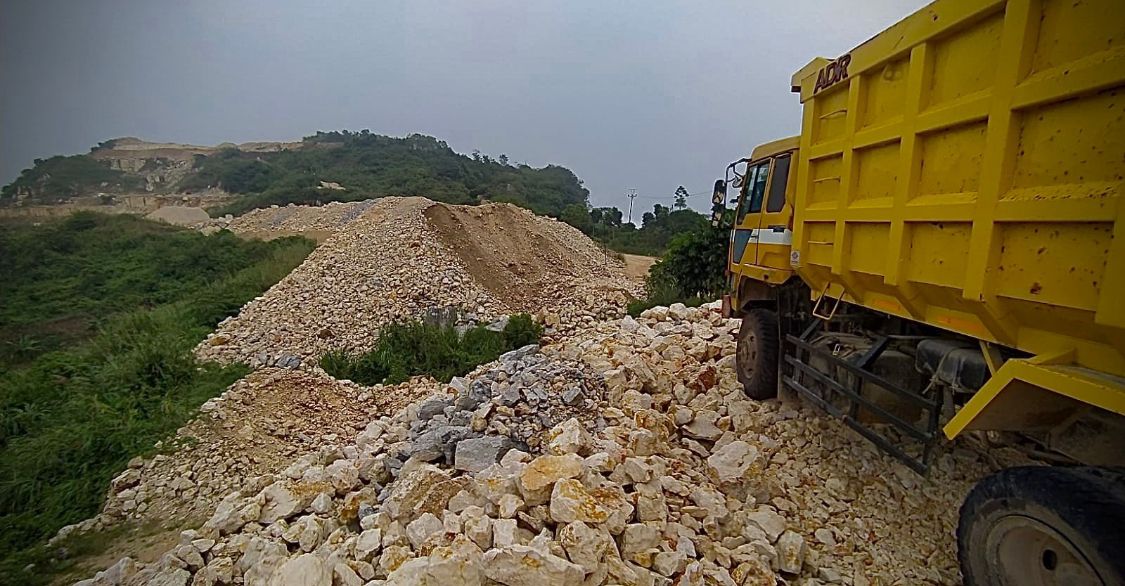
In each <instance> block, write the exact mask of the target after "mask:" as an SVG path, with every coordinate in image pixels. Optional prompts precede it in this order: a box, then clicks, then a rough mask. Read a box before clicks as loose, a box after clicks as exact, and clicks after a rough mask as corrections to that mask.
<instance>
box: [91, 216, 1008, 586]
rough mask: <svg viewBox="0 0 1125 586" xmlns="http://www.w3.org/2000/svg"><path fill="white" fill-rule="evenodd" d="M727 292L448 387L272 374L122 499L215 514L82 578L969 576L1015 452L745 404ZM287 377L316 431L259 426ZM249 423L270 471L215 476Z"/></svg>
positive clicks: (791, 579) (610, 324)
mask: <svg viewBox="0 0 1125 586" xmlns="http://www.w3.org/2000/svg"><path fill="white" fill-rule="evenodd" d="M374 207H375V208H377V207H378V205H376V206H374ZM318 252H319V251H318ZM716 309H717V308H716V307H714V306H713V305H712V306H705V307H703V308H700V309H688V308H684V307H683V306H679V305H677V306H673V307H671V308H654V309H651V310H649V311H647V312H646V313H645V314H643V315H642V317H641V318H640V319H637V320H634V319H632V318H628V317H626V318H621V319H608V320H604V321H595V322H593V323H591V324H590V325H589V327H586V328H584V329H580V330H575V331H574V332H573V333H572V334H571V335H569V336H567V337H565V338H563V339H561V340H560V341H558V342H556V343H552V344H548V345H546V346H544V347H543V348H541V349H540V348H538V347H534V346H533V347H528V348H523V349H520V350H518V351H515V352H512V353H509V354H507V355H505V356H503V357H501V359H500V360H499V361H497V362H494V363H492V364H488V365H484V366H482V367H480V368H478V369H477V370H476V371H474V372H473V373H470V374H469V375H467V376H465V377H463V378H457V379H454V380H453V381H451V382H450V383H449V384H437V383H434V382H432V381H422V380H418V381H412V382H408V383H405V384H403V385H399V386H397V387H388V388H361V387H356V386H353V385H350V384H347V383H337V382H335V381H331V380H330V379H326V378H325V376H324V375H323V373H320V372H318V371H317V370H316V369H315V368H312V369H310V371H309V372H301V371H293V370H289V369H270V370H262V371H259V372H258V373H256V374H255V375H253V376H252V377H251V378H250V379H248V380H246V381H243V382H241V383H239V384H237V385H235V386H234V387H232V388H231V390H229V391H228V392H227V393H226V394H224V396H223V397H221V398H218V399H216V400H214V401H212V402H209V403H208V404H207V406H205V408H204V410H203V411H204V412H203V413H202V414H201V417H200V419H199V420H197V422H196V423H193V424H192V426H189V427H188V428H185V429H186V430H188V431H189V432H190V431H192V430H200V429H212V430H215V431H214V434H215V435H216V436H221V437H224V438H227V439H228V440H229V441H227V443H223V441H226V440H223V441H220V440H214V443H213V444H212V445H215V446H220V447H216V448H215V449H213V450H207V449H203V448H201V446H203V445H204V443H205V442H203V441H200V443H198V444H196V446H195V447H194V448H190V447H189V448H184V449H182V450H180V451H178V452H175V453H173V454H172V455H171V456H170V457H168V458H167V459H166V460H162V461H161V462H156V461H155V460H151V461H147V462H139V463H137V465H136V466H134V467H131V468H130V469H129V470H126V471H125V472H123V473H122V475H121V476H119V477H118V478H117V479H116V480H115V481H114V488H113V494H112V495H111V497H110V499H109V503H110V504H109V505H107V511H114V514H116V515H118V516H119V517H120V518H133V517H137V516H139V515H144V514H146V511H152V510H153V507H157V506H162V505H158V504H155V503H156V501H159V500H160V499H159V498H157V497H156V495H159V494H161V489H163V491H164V493H165V494H167V493H168V491H169V490H172V491H191V490H195V491H196V493H195V494H199V495H203V494H206V495H212V496H211V497H207V498H205V499H204V500H207V501H210V502H214V501H215V500H217V501H218V502H217V505H215V506H214V508H213V509H211V510H210V511H209V514H208V517H207V519H206V521H204V522H202V523H201V524H199V525H198V526H197V527H194V528H192V529H188V530H185V531H183V533H182V534H181V535H180V539H179V543H178V544H177V545H175V546H174V547H172V548H170V549H169V550H168V551H166V552H165V553H164V554H163V555H162V556H158V558H153V559H152V560H145V561H136V560H133V559H131V558H123V559H121V560H120V561H118V562H117V563H116V564H114V565H113V566H111V567H109V568H108V569H106V570H103V571H102V572H99V573H98V574H97V575H96V576H95V577H92V578H90V579H89V580H86V581H84V582H83V584H99V585H103V584H145V583H154V584H166V585H187V584H195V585H210V584H248V585H250V584H270V585H279V586H285V585H298V584H300V585H324V586H329V585H356V586H360V585H364V584H367V585H371V584H411V585H414V584H418V585H423V584H424V585H430V584H439V583H441V584H443V585H450V584H505V585H508V586H524V585H528V586H530V585H535V586H542V585H546V584H550V585H574V586H578V585H579V584H583V585H585V584H590V585H595V584H639V585H645V586H649V585H652V586H656V585H667V584H674V583H676V584H682V585H689V584H690V585H696V584H699V585H702V584H724V585H740V586H741V585H751V584H763V585H774V584H780V583H788V584H805V585H814V584H837V583H839V584H926V583H938V584H949V583H956V582H958V580H959V576H958V571H957V566H956V561H955V556H954V552H955V548H954V545H953V527H954V524H955V519H956V512H957V508H958V506H959V503H960V500H961V499H962V498H963V496H964V494H965V493H966V492H967V490H968V489H969V487H970V486H971V485H972V483H973V482H975V480H976V479H977V478H979V477H980V476H982V475H984V474H986V473H987V472H989V471H990V470H991V469H992V467H993V466H994V465H995V461H996V459H1004V458H1008V457H1011V458H1016V457H1017V456H1016V455H1015V454H1007V453H1005V452H1003V451H1000V452H997V453H993V454H991V455H990V458H989V459H988V460H987V461H986V460H985V459H984V458H983V457H982V456H980V455H979V453H978V452H977V451H975V450H972V449H968V448H967V447H966V446H964V445H962V444H953V445H946V446H943V447H942V450H941V453H940V454H939V455H938V457H937V458H936V460H935V463H934V465H933V466H932V469H931V471H930V474H929V476H928V477H927V478H923V477H920V476H917V475H915V474H913V473H912V472H910V471H908V470H907V469H906V468H905V467H904V466H902V465H900V464H898V463H897V462H896V461H894V460H892V459H890V458H889V457H887V456H884V455H882V454H880V453H879V452H877V451H876V450H875V449H874V448H873V447H872V446H871V445H869V444H868V443H866V442H864V441H863V440H861V439H860V438H858V437H857V436H856V435H855V434H854V433H852V432H850V431H849V430H848V429H847V428H845V427H844V426H843V425H841V424H840V423H838V422H837V421H835V420H831V419H825V418H821V417H819V416H817V415H816V414H815V413H814V412H812V411H808V410H806V409H804V408H802V407H800V406H799V405H797V404H786V403H782V402H779V401H765V402H757V401H750V400H746V399H745V398H744V396H743V395H742V394H741V391H740V389H739V387H738V383H737V381H736V376H735V372H734V370H733V361H734V357H733V356H734V333H735V332H736V330H737V322H735V321H733V320H726V319H723V318H722V317H721V316H720V315H719V314H718V313H717V311H716ZM482 313H483V312H482ZM212 348H213V346H212ZM277 387H281V388H287V389H290V391H288V392H291V393H296V394H297V395H298V396H303V397H304V399H303V400H304V401H306V402H307V403H306V408H307V410H308V411H309V412H311V413H313V414H312V415H310V416H309V421H310V422H313V424H312V425H310V426H309V428H312V427H317V426H320V431H319V432H316V431H312V432H311V433H310V430H309V428H302V429H303V431H297V430H296V429H294V428H292V427H290V426H289V425H287V424H285V423H284V422H287V421H289V420H290V419H291V418H292V417H296V416H298V415H297V413H298V412H301V411H303V409H294V410H293V411H291V412H288V413H282V412H275V413H272V416H273V417H274V419H272V420H267V423H263V424H260V423H259V422H257V421H255V422H254V423H253V424H251V423H249V420H250V419H251V418H252V416H250V415H248V414H247V412H245V411H243V409H260V410H261V411H262V412H263V413H265V412H270V411H271V407H270V406H269V405H268V402H266V401H265V400H264V399H259V397H265V396H268V394H269V393H270V392H271V391H269V390H268V389H273V388H277ZM301 393H306V394H303V395H302V394H301ZM324 397H329V398H324ZM331 397H339V398H340V401H341V403H340V404H339V405H336V404H334V403H333V401H334V400H335V399H332V398H331ZM406 403H409V404H408V405H407V404H406ZM345 404H346V406H345ZM251 425H252V426H253V429H252V430H251V431H250V432H247V433H246V434H244V436H245V437H258V438H263V439H264V441H260V442H252V443H250V444H247V446H246V449H245V452H246V461H245V462H242V461H241V460H240V462H241V464H242V468H241V469H240V470H245V472H239V473H238V474H243V475H249V474H254V476H255V478H254V479H253V480H245V481H238V482H235V481H234V480H233V479H234V478H235V477H238V474H232V475H230V476H229V479H226V480H220V478H226V477H225V476H224V475H223V474H215V473H214V472H213V470H212V468H211V466H212V460H209V459H208V456H207V455H206V454H205V453H206V452H216V453H217V452H221V451H223V450H226V453H227V454H228V456H225V457H224V458H230V457H235V458H237V456H235V453H236V452H237V451H238V449H237V444H238V442H239V440H238V438H239V437H242V436H240V435H239V434H240V432H241V430H242V429H244V428H245V427H247V426H251ZM193 426H201V427H193ZM183 434H184V432H181V437H182V436H183ZM196 434H197V435H199V436H204V435H206V433H205V432H203V431H197V432H196ZM302 434H303V435H304V436H307V437H302ZM274 442H277V443H279V444H281V445H282V446H283V447H281V448H272V447H268V446H269V445H270V444H273V443H274ZM224 446H225V447H224ZM192 450H195V451H192ZM270 450H274V451H270ZM263 451H264V452H268V453H270V454H271V455H270V456H253V454H256V453H259V452H263ZM185 454H187V455H185ZM191 454H195V456H190V455H191ZM193 457H194V458H195V460H194V461H195V462H199V464H198V466H196V465H195V464H192V465H191V466H187V467H185V464H186V463H187V462H189V461H192V460H191V458H193ZM255 459H257V460H259V461H258V462H255ZM287 459H288V460H287ZM283 460H287V461H285V462H284V463H283ZM223 461H224V462H225V461H227V460H223ZM259 464H260V467H257V468H255V466H256V465H259ZM271 467H272V469H270V468H271ZM229 468H230V467H229V466H228V469H229ZM169 479H171V480H169ZM182 479H186V480H182ZM162 483H163V484H162ZM189 483H191V484H193V485H194V486H195V487H196V488H194V489H192V488H189V487H188V484H189ZM173 485H175V486H173ZM200 485H207V486H208V488H206V489H204V488H199V487H200ZM141 493H144V494H143V495H142V494H141ZM220 494H222V496H221V498H219V495H220ZM177 498H179V497H177ZM126 502H131V503H132V505H129V506H128V507H127V506H126V505H125V503H126ZM146 503H148V506H147V507H146V506H145V504H146ZM127 508H128V510H126V509H127ZM69 531H74V530H73V529H71V530H69Z"/></svg>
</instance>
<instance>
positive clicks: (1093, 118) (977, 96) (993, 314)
mask: <svg viewBox="0 0 1125 586" xmlns="http://www.w3.org/2000/svg"><path fill="white" fill-rule="evenodd" d="M1119 1H1120V0H1084V1H1080V2H1074V1H1072V0H1066V1H1058V0H1045V1H1042V2H1040V1H1031V2H1029V1H1016V0H1010V1H995V0H993V1H971V0H970V1H959V0H942V1H939V2H935V3H934V4H931V5H930V6H928V7H926V8H924V9H922V10H921V11H919V12H917V13H915V14H914V15H912V16H910V17H909V18H907V19H905V20H903V21H902V22H900V23H898V24H896V25H895V26H893V27H891V28H890V29H888V30H886V31H884V32H882V33H880V34H879V35H878V36H876V37H874V38H872V39H871V40H869V41H867V42H866V43H864V44H862V45H860V46H859V47H857V48H856V49H855V50H853V51H851V52H850V53H848V54H846V55H843V56H841V57H839V58H837V59H835V60H833V61H828V60H824V59H820V60H816V61H814V62H813V63H810V64H809V66H807V67H805V68H804V69H802V70H801V71H800V72H798V73H797V74H796V75H795V76H794V78H793V86H794V91H797V90H798V89H799V91H800V96H801V101H802V103H803V123H802V131H801V138H800V150H799V153H800V154H799V156H800V165H799V172H798V177H797V181H798V183H797V189H796V201H795V205H794V221H793V247H794V248H793V254H792V255H791V262H792V264H793V266H794V268H796V270H797V271H798V274H799V275H800V276H801V278H802V279H804V280H805V282H806V283H808V285H809V286H810V288H811V289H812V290H813V295H814V297H820V296H824V295H827V298H826V299H825V302H828V301H829V299H837V298H841V297H842V298H843V299H844V300H846V301H851V302H854V303H858V304H860V305H863V306H866V307H869V308H871V309H876V310H879V311H883V312H886V313H890V314H894V315H898V316H901V317H905V318H909V319H913V320H916V321H920V322H925V323H927V324H931V325H933V326H937V327H940V328H943V329H946V330H950V331H954V332H958V333H961V334H965V335H968V336H972V337H974V338H978V339H981V340H985V341H991V342H996V343H1000V344H1003V345H1007V346H1010V347H1013V348H1018V349H1020V350H1023V351H1026V352H1028V353H1030V354H1033V355H1038V356H1063V355H1065V358H1064V359H1063V360H1062V361H1061V362H1064V363H1067V364H1072V365H1075V366H1079V367H1085V368H1089V369H1093V370H1097V371H1100V372H1101V373H1103V374H1108V375H1111V376H1115V377H1123V376H1125V221H1123V217H1125V204H1123V202H1122V189H1123V186H1125V19H1121V18H1115V17H1114V16H1113V15H1115V14H1119V8H1120V6H1119Z"/></svg>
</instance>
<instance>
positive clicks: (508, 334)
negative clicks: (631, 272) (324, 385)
mask: <svg viewBox="0 0 1125 586" xmlns="http://www.w3.org/2000/svg"><path fill="white" fill-rule="evenodd" d="M542 335H543V329H542V327H541V326H540V325H539V324H537V323H535V321H534V320H533V319H532V318H531V316H530V315H527V314H519V315H514V316H511V317H510V318H509V320H508V323H507V325H506V326H505V327H504V329H503V330H501V331H499V332H496V331H491V330H489V329H488V328H486V327H484V326H477V327H475V328H471V329H469V330H467V331H465V332H464V333H463V334H460V333H458V331H457V330H456V329H454V328H453V327H451V326H442V325H434V324H426V323H421V322H407V323H398V324H390V325H388V326H386V327H384V328H383V330H382V331H381V332H380V333H379V340H378V342H376V344H375V349H373V350H371V351H370V352H365V353H363V354H359V355H350V354H348V353H347V352H344V351H341V350H334V351H330V352H328V353H326V354H325V355H324V356H323V357H322V358H321V359H320V367H321V368H323V369H324V370H325V372H327V373H328V374H331V375H332V376H334V377H336V378H342V379H348V380H352V381H355V382H357V383H360V384H365V385H374V384H397V383H401V382H404V381H406V380H408V379H409V378H410V377H412V376H419V375H429V376H432V377H433V378H435V379H437V380H440V381H448V380H449V379H451V378H453V377H455V376H461V375H463V374H466V373H468V372H469V371H470V370H472V369H474V368H476V367H477V366H479V365H481V364H484V363H486V362H491V361H493V360H496V359H497V358H498V357H499V356H500V355H501V354H503V353H504V352H507V351H509V350H514V349H516V348H519V347H521V346H526V345H528V344H535V343H537V342H538V341H539V338H540V337H541V336H542Z"/></svg>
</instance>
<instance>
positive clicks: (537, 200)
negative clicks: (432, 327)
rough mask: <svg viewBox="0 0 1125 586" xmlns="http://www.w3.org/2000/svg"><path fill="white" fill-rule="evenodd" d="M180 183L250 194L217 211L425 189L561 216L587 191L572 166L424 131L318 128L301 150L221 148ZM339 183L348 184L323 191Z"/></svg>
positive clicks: (441, 197) (458, 199) (451, 198)
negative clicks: (473, 147)
mask: <svg viewBox="0 0 1125 586" xmlns="http://www.w3.org/2000/svg"><path fill="white" fill-rule="evenodd" d="M198 168H199V169H198V171H197V172H196V173H195V174H193V175H191V176H189V177H188V178H187V179H185V181H184V182H182V183H181V184H180V186H179V188H180V189H196V188H200V187H207V186H213V187H222V188H223V189H225V190H227V191H230V192H233V193H245V194H249V195H248V196H247V197H245V198H242V199H239V200H237V201H235V202H234V203H233V204H231V205H230V206H228V207H226V208H223V209H221V210H217V211H218V212H219V213H233V214H239V213H242V212H245V211H248V210H250V209H253V208H257V207H265V206H268V205H273V204H276V205H285V204H289V203H298V204H311V203H316V202H318V201H321V202H326V201H354V200H362V199H369V198H372V197H382V196H385V195H421V196H426V197H429V198H431V199H434V200H438V201H444V202H447V203H458V204H466V203H477V202H479V201H481V200H482V199H488V200H490V201H504V202H509V203H514V204H516V205H519V206H522V207H526V208H529V209H531V210H532V211H534V212H536V213H539V214H547V215H552V216H556V217H557V216H559V215H560V214H562V213H563V210H564V209H566V207H567V206H569V205H575V204H577V205H579V206H580V207H581V208H582V209H585V206H586V200H587V198H588V197H589V192H588V191H587V190H586V188H584V187H582V182H581V181H579V180H578V177H576V176H575V175H574V173H572V172H571V171H570V170H569V169H566V168H564V167H557V166H553V165H549V166H547V167H543V168H541V169H534V168H532V167H529V166H527V165H512V164H510V163H509V162H508V158H507V156H504V155H501V156H500V157H499V158H498V159H493V158H491V157H489V156H488V155H482V154H480V153H473V156H472V157H468V156H465V155H461V154H458V153H455V152H453V149H450V148H449V145H447V144H446V143H445V142H444V141H441V140H438V139H436V138H433V137H430V136H424V135H421V134H411V135H409V136H407V137H405V138H394V137H389V136H381V135H378V134H371V133H370V132H368V131H362V132H348V131H342V132H318V133H316V134H315V135H313V136H309V137H306V138H305V139H304V146H303V148H300V149H296V150H289V151H283V152H279V153H272V154H270V155H268V156H263V155H262V154H261V153H239V152H238V151H233V152H231V151H223V152H222V153H219V154H218V155H215V156H211V157H206V158H203V159H202V160H200V161H199V162H198ZM321 181H326V182H335V183H339V184H340V185H341V186H343V187H344V189H343V190H335V189H321V188H320V182H321Z"/></svg>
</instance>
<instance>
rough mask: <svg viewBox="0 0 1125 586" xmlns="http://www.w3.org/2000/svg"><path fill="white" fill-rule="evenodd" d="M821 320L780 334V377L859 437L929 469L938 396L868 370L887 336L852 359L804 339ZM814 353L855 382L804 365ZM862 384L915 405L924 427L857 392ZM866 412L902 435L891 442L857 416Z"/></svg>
mask: <svg viewBox="0 0 1125 586" xmlns="http://www.w3.org/2000/svg"><path fill="white" fill-rule="evenodd" d="M821 323H823V322H822V321H821V320H814V321H813V323H812V324H810V325H809V327H808V328H806V329H805V331H804V332H802V334H801V335H800V336H794V335H792V334H790V335H787V336H785V345H786V346H787V348H786V349H785V350H786V351H785V352H783V353H782V354H783V356H784V357H785V364H784V367H783V368H782V377H781V380H782V382H783V383H784V384H785V386H786V387H788V388H790V389H792V390H794V391H796V392H798V393H799V394H800V395H801V396H802V397H804V398H806V399H808V400H809V401H810V402H811V403H813V404H814V405H816V406H817V407H819V408H820V409H822V410H823V411H825V412H827V413H829V414H830V415H832V416H834V417H837V418H839V419H841V420H843V422H844V423H845V424H847V426H848V427H851V428H852V429H854V430H855V431H856V432H858V433H859V434H860V435H862V436H863V437H865V438H867V439H868V440H870V441H871V442H872V443H874V444H875V445H876V446H878V447H879V448H880V449H882V450H883V451H885V452H887V453H889V454H891V455H892V456H894V457H896V458H898V459H899V460H901V461H902V462H903V463H904V464H906V465H907V466H908V467H910V469H912V470H914V471H915V472H917V473H919V474H925V473H926V470H927V468H928V467H929V462H930V456H931V455H932V452H933V447H934V443H935V441H936V440H937V438H938V435H939V431H938V424H939V416H940V414H941V395H940V394H938V396H937V398H935V399H928V398H926V397H923V396H922V395H919V394H918V393H915V392H913V391H910V390H907V389H904V388H902V387H900V386H898V385H896V384H895V383H893V382H891V381H889V380H887V379H886V378H884V377H882V376H879V375H878V374H875V373H874V372H872V371H871V370H869V369H868V368H869V367H870V365H871V364H873V363H874V361H875V359H876V358H878V357H879V354H881V353H882V352H883V350H884V349H886V347H887V342H888V340H887V339H886V338H881V339H879V340H878V341H877V343H876V344H875V345H874V346H872V347H871V348H870V349H869V350H868V351H867V352H866V353H864V354H863V355H862V356H860V358H859V360H857V361H848V360H844V359H841V358H839V357H837V356H835V355H833V354H832V352H829V351H828V350H826V349H824V348H818V347H816V346H813V345H812V344H811V343H809V340H810V339H811V338H812V336H813V334H815V333H816V331H817V330H818V329H819V327H820V324H821ZM813 356H816V357H818V358H820V359H822V360H825V361H826V362H827V363H828V364H830V365H832V366H834V367H838V368H840V369H843V370H846V371H847V372H848V373H850V374H852V375H854V377H855V381H856V383H855V384H854V385H846V384H844V383H841V382H840V381H838V380H836V379H835V378H833V376H832V375H830V374H828V373H825V372H822V371H821V370H819V369H817V368H815V367H814V366H812V365H811V364H810V361H811V358H812V357H813ZM864 383H868V384H871V385H875V386H877V387H879V388H881V389H885V390H886V391H888V392H890V393H893V394H895V395H897V396H898V397H900V398H902V399H904V400H905V401H907V402H909V403H912V404H914V405H915V406H917V407H919V408H921V410H922V412H923V414H924V419H925V421H926V423H927V425H926V426H925V427H918V426H916V425H915V424H913V423H911V422H909V421H906V420H904V419H903V418H901V417H899V416H898V415H895V414H894V413H891V412H890V411H888V410H887V409H885V408H883V407H881V406H880V405H878V404H877V403H876V402H874V401H872V400H871V399H870V398H868V397H864V396H863V387H864ZM861 410H862V411H863V412H864V413H866V414H870V415H871V416H874V417H875V418H876V419H878V420H879V421H880V422H882V423H885V424H887V425H889V426H891V427H892V428H894V429H896V430H898V432H899V434H900V435H901V437H902V439H901V440H900V441H892V439H890V438H888V437H887V436H886V435H884V434H880V433H879V432H878V431H876V430H875V429H873V428H872V427H869V426H867V425H865V424H864V423H863V422H862V421H861V420H860V418H859V414H860V411H861Z"/></svg>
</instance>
